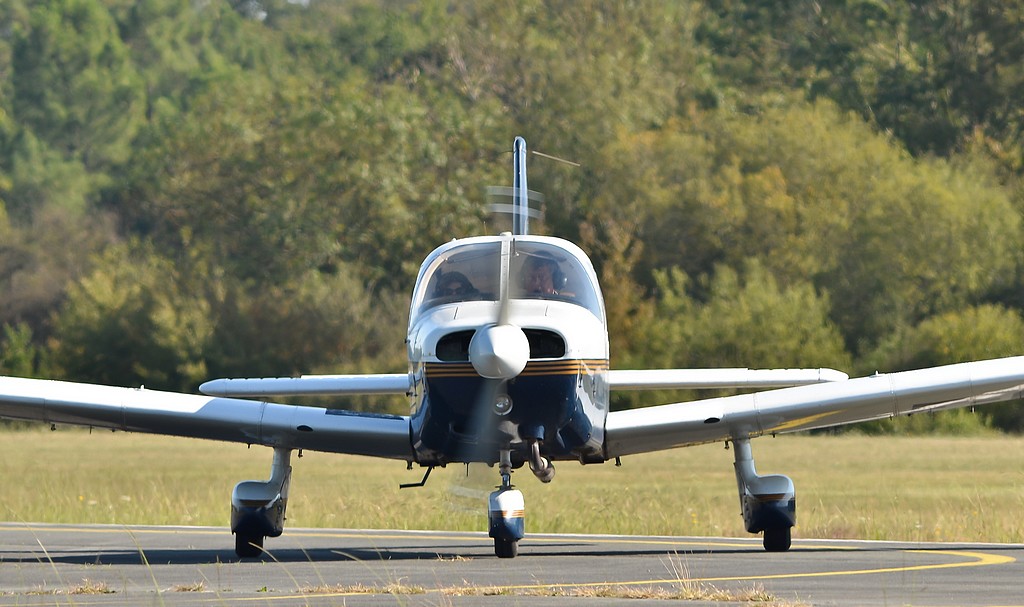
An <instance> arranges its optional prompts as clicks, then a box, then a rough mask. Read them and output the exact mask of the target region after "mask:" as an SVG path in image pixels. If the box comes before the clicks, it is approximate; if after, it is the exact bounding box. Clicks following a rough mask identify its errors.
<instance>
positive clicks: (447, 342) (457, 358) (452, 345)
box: [437, 330, 476, 363]
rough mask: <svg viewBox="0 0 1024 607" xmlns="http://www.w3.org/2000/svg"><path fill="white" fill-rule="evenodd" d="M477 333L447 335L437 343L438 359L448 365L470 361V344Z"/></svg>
mask: <svg viewBox="0 0 1024 607" xmlns="http://www.w3.org/2000/svg"><path fill="white" fill-rule="evenodd" d="M474 333H476V331H473V330H469V331H456V332H455V333H449V334H448V335H445V336H444V337H442V338H441V339H439V340H438V342H437V358H438V360H443V361H444V362H447V363H455V362H466V361H468V360H469V342H470V340H472V339H473V334H474Z"/></svg>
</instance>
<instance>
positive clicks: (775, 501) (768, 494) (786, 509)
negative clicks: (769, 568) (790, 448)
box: [733, 439, 796, 552]
mask: <svg viewBox="0 0 1024 607" xmlns="http://www.w3.org/2000/svg"><path fill="white" fill-rule="evenodd" d="M733 451H734V453H735V455H734V457H735V468H736V485H737V487H738V488H739V493H740V508H741V510H742V513H743V523H744V525H745V526H746V528H747V531H748V532H750V533H760V532H762V531H763V532H764V549H765V550H766V551H768V552H785V551H787V550H789V547H790V544H791V539H792V534H791V532H792V529H793V526H794V525H796V488H795V487H794V486H793V481H792V480H790V478H789V477H788V476H783V475H781V474H770V475H767V476H759V475H758V474H757V471H756V470H754V457H753V455H752V453H751V451H750V440H749V439H737V440H734V441H733Z"/></svg>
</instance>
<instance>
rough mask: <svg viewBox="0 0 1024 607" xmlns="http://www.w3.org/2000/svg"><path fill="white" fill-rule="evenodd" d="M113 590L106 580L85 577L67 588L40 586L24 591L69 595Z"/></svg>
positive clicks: (33, 593)
mask: <svg viewBox="0 0 1024 607" xmlns="http://www.w3.org/2000/svg"><path fill="white" fill-rule="evenodd" d="M114 592H116V591H115V590H114V589H113V588H111V587H110V585H109V584H107V583H106V582H94V581H92V580H88V579H85V580H82V583H81V584H78V585H76V586H71V587H69V588H63V589H55V590H45V589H42V588H40V589H38V590H30V591H29V592H26V593H25V594H29V595H49V594H54V595H57V594H68V595H70V594H114Z"/></svg>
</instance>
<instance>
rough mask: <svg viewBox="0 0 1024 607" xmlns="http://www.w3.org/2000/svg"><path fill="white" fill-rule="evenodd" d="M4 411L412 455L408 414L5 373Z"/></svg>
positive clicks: (0, 404)
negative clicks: (344, 409)
mask: <svg viewBox="0 0 1024 607" xmlns="http://www.w3.org/2000/svg"><path fill="white" fill-rule="evenodd" d="M403 377H406V378H407V377H408V376H403ZM0 417H8V418H13V419H25V420H36V421H42V422H47V423H53V424H73V425H78V426H90V427H97V428H111V429H114V430H124V431H127V432H146V433H151V434H166V435H171V436H187V437H193V438H207V439H213V440H221V441H231V442H238V443H248V444H259V445H267V446H271V447H290V448H294V449H310V450H314V451H328V452H333V453H351V454H356V455H372V456H377V457H385V458H392V459H402V460H412V459H413V453H412V447H411V444H410V439H409V418H408V417H404V416H398V415H380V414H373V413H357V412H352V411H343V410H335V409H323V408H319V407H303V406H297V405H286V404H277V403H267V402H262V401H253V400H242V399H234V398H219V397H210V396H198V395H191V394H178V393H174V392H159V391H156V390H146V389H143V388H116V387H111V386H98V385H92V384H80V383H71V382H61V381H53V380H42V379H22V378H17V377H0Z"/></svg>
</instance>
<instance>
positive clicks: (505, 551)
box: [494, 538, 519, 559]
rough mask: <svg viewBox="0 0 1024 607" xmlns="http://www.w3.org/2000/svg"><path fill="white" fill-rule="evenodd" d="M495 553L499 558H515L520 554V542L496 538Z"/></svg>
mask: <svg viewBox="0 0 1024 607" xmlns="http://www.w3.org/2000/svg"><path fill="white" fill-rule="evenodd" d="M494 554H495V555H496V556H497V557H498V558H499V559H514V558H516V555H517V554H519V542H517V541H516V540H499V539H498V538H494Z"/></svg>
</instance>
